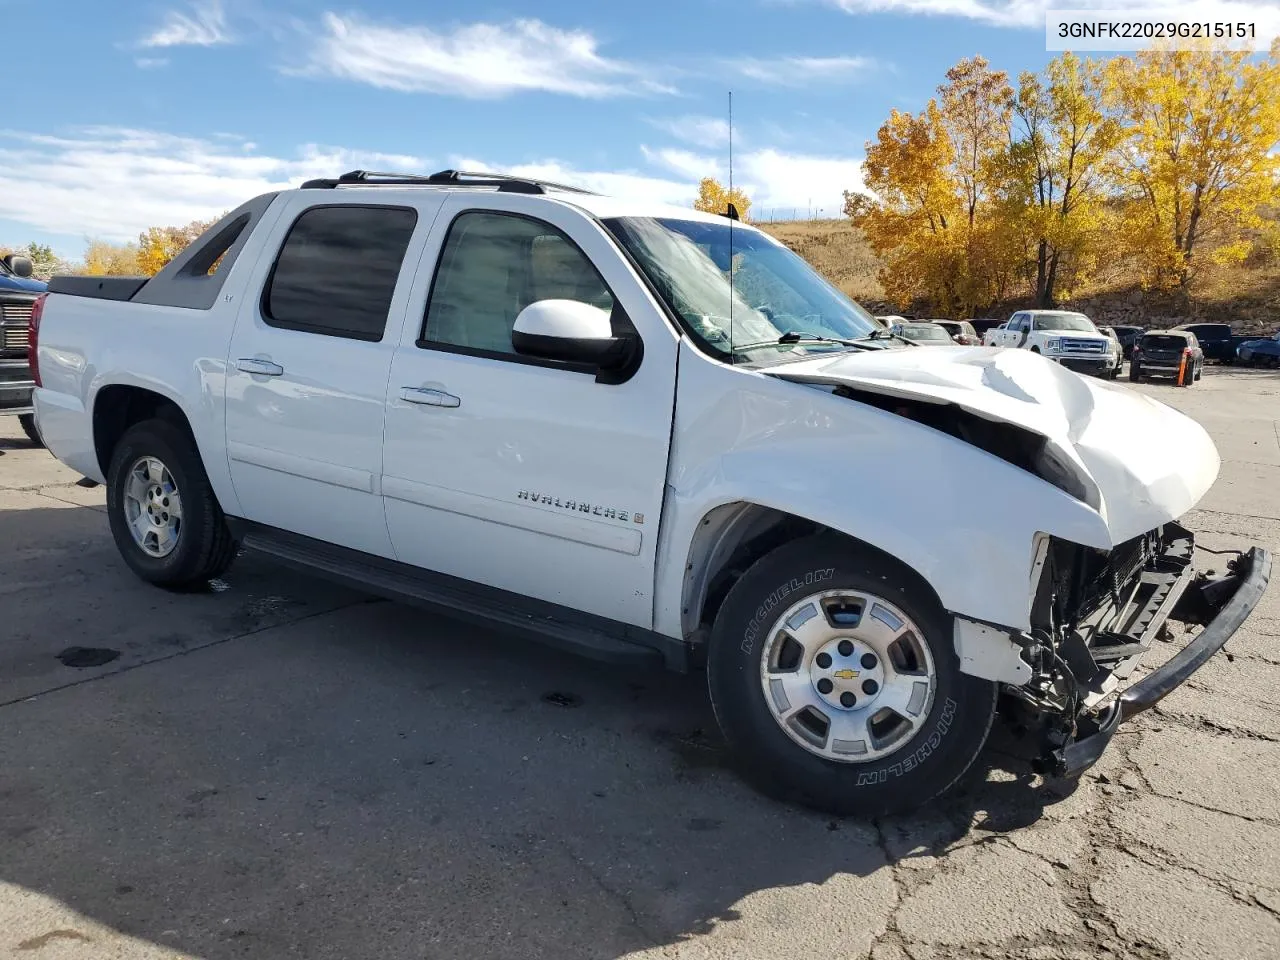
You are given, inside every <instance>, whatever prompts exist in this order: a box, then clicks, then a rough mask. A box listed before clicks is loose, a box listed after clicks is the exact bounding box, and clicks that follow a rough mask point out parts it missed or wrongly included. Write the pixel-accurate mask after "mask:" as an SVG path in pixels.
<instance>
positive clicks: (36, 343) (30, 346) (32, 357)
mask: <svg viewBox="0 0 1280 960" xmlns="http://www.w3.org/2000/svg"><path fill="white" fill-rule="evenodd" d="M48 296H49V295H48V294H47V293H42V294H40V296H38V297H37V298H36V302H35V303H34V304H33V305H32V307H31V319H30V320H28V321H27V364H28V366H30V367H31V379H32V380H34V381H35V382H36V386H37V387H39V386H42V384H41V383H40V317H41V315H43V314H44V302H45V300H46V299H47V298H48Z"/></svg>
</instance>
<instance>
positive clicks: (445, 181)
mask: <svg viewBox="0 0 1280 960" xmlns="http://www.w3.org/2000/svg"><path fill="white" fill-rule="evenodd" d="M343 186H361V187H404V186H435V187H497V188H498V192H499V193H546V192H547V191H548V190H563V191H565V192H567V193H585V194H591V191H590V190H583V189H582V188H581V187H570V186H568V185H566V184H563V183H552V182H551V181H549V180H534V179H532V178H529V177H512V176H508V175H506V174H502V173H468V172H466V171H464V170H441V171H440V172H439V173H433V174H431V175H430V176H423V175H422V174H418V173H375V172H373V171H369V170H352V171H351V172H350V173H344V174H342V176H340V177H338V178H337V179H336V180H335V179H330V178H322V179H319V180H308V181H307V182H306V183H304V184H303V185H302V189H303V190H333V189H335V188H337V187H343Z"/></svg>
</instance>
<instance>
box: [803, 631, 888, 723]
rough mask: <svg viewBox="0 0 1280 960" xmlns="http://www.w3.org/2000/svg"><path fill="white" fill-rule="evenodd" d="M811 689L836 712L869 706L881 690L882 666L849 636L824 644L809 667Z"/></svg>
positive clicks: (862, 644)
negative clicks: (811, 681)
mask: <svg viewBox="0 0 1280 960" xmlns="http://www.w3.org/2000/svg"><path fill="white" fill-rule="evenodd" d="M810 674H811V676H812V679H813V688H814V690H816V691H817V694H818V696H819V697H820V698H821V699H822V701H823V702H824V703H826V704H828V705H829V706H831V707H833V708H835V709H836V710H860V709H862V708H864V707H868V706H871V705H872V704H873V703H875V701H876V700H877V699H878V698H879V696H880V691H881V690H882V689H884V664H883V662H882V660H881V657H880V655H879V654H878V653H876V652H875V651H874V650H872V649H871V648H870V647H869V646H867V644H865V643H862V642H860V641H858V640H855V639H853V638H852V637H840V638H837V639H834V640H830V641H828V642H827V643H825V644H824V645H823V646H822V647H821V648H819V650H818V652H817V653H816V654H815V655H814V658H813V664H812V666H811V668H810Z"/></svg>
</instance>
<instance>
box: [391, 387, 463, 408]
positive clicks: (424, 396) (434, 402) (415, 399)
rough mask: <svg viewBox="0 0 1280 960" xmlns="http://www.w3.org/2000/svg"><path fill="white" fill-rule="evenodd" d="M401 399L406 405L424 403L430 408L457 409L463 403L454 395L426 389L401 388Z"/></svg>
mask: <svg viewBox="0 0 1280 960" xmlns="http://www.w3.org/2000/svg"><path fill="white" fill-rule="evenodd" d="M400 399H401V400H404V401H405V402H406V403H422V404H426V405H427V406H429V407H456V406H459V405H460V404H461V403H462V401H461V400H459V399H458V398H457V397H455V396H454V395H453V394H452V393H445V392H444V391H443V390H429V389H427V388H426V387H401V388H400Z"/></svg>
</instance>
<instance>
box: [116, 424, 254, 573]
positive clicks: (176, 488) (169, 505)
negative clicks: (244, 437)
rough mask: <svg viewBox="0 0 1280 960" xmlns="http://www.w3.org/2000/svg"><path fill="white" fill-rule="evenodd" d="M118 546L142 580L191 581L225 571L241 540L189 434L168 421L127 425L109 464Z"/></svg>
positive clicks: (126, 561) (121, 553)
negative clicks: (234, 534) (235, 536)
mask: <svg viewBox="0 0 1280 960" xmlns="http://www.w3.org/2000/svg"><path fill="white" fill-rule="evenodd" d="M107 519H108V520H109V521H110V524H111V533H112V536H113V537H114V538H115V541H116V548H117V549H118V550H119V551H120V555H121V556H122V557H123V558H124V561H125V563H127V564H128V565H129V567H130V568H131V569H132V570H133V572H134V573H136V574H137V575H138V576H139V577H141V578H142V579H143V580H146V581H148V582H149V583H154V584H156V585H158V586H162V587H174V588H179V587H188V586H193V585H195V584H200V583H205V582H207V581H209V580H211V579H213V578H214V577H216V576H218V575H219V574H221V573H222V572H223V571H224V570H226V569H227V567H229V566H230V565H231V561H232V560H233V559H234V558H235V554H236V543H235V540H234V539H233V538H232V536H231V531H230V530H229V529H228V527H227V521H226V517H224V516H223V513H222V509H221V507H219V505H218V500H217V497H215V496H214V493H213V487H212V486H211V485H210V484H209V477H208V476H207V475H206V473H205V470H204V464H203V463H202V462H201V460H200V452H199V450H198V449H197V448H196V445H195V442H194V441H193V440H192V439H191V436H190V434H188V433H187V432H186V431H185V430H183V429H181V428H180V427H178V426H175V425H174V424H173V423H170V422H169V421H167V420H147V421H144V422H142V423H138V424H135V425H134V426H132V427H130V428H129V429H128V430H126V431H125V434H124V436H123V437H122V438H121V439H120V442H119V443H118V444H116V448H115V450H114V451H112V454H111V465H110V467H109V468H108V470H107Z"/></svg>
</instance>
